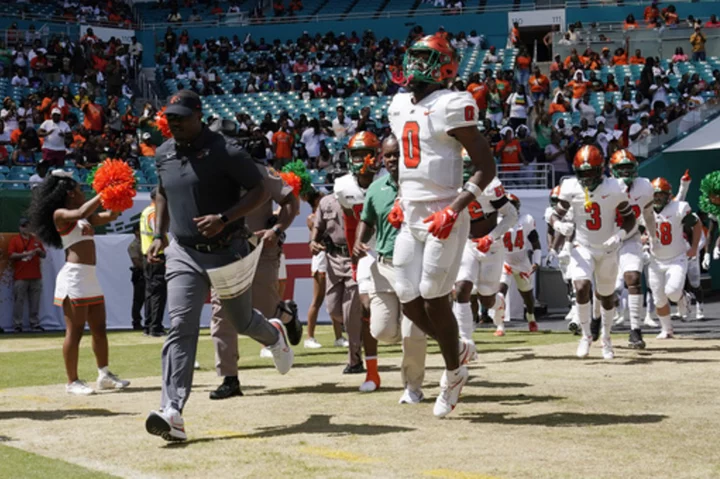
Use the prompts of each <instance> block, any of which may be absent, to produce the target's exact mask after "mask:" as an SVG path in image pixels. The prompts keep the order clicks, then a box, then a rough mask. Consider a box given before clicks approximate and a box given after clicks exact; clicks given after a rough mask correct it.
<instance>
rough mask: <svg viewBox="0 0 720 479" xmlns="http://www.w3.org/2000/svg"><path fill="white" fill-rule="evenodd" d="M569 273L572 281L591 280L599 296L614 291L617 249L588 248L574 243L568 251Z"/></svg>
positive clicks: (616, 273)
mask: <svg viewBox="0 0 720 479" xmlns="http://www.w3.org/2000/svg"><path fill="white" fill-rule="evenodd" d="M570 274H571V276H572V280H573V281H583V280H587V281H593V279H594V280H595V288H596V292H597V294H599V295H600V296H610V295H611V294H613V293H614V292H615V282H616V280H617V275H618V250H617V249H614V250H604V249H596V248H589V247H587V246H584V245H581V244H579V243H575V245H574V247H573V249H572V250H571V251H570Z"/></svg>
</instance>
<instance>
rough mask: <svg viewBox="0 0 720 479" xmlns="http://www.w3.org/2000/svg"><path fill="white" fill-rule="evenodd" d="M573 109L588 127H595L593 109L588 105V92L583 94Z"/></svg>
mask: <svg viewBox="0 0 720 479" xmlns="http://www.w3.org/2000/svg"><path fill="white" fill-rule="evenodd" d="M575 109H576V110H577V111H578V112H580V119H581V120H582V119H583V118H584V119H585V120H587V122H588V125H590V126H595V115H596V113H595V107H593V106H592V105H591V104H590V92H585V94H584V95H583V97H582V101H581V102H580V103H578V104H577V105H576V106H575Z"/></svg>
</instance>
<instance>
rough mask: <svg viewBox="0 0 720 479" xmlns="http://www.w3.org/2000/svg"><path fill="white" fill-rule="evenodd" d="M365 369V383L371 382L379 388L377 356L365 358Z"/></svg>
mask: <svg viewBox="0 0 720 479" xmlns="http://www.w3.org/2000/svg"><path fill="white" fill-rule="evenodd" d="M365 368H366V369H367V374H365V381H372V382H374V383H375V384H376V385H377V386H378V387H380V373H379V372H378V364H377V356H366V357H365Z"/></svg>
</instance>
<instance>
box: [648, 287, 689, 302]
mask: <svg viewBox="0 0 720 479" xmlns="http://www.w3.org/2000/svg"><path fill="white" fill-rule="evenodd" d="M683 291H684V290H683V288H682V286H680V287H679V288H671V287H667V286H666V287H665V296H667V299H669V300H670V301H672V302H673V303H677V302H678V301H680V298H681V297H682V295H683ZM655 300H656V302H657V303H659V301H658V299H657V298H655Z"/></svg>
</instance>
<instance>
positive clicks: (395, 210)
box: [387, 200, 405, 230]
mask: <svg viewBox="0 0 720 479" xmlns="http://www.w3.org/2000/svg"><path fill="white" fill-rule="evenodd" d="M387 220H388V223H390V224H391V225H392V227H393V228H395V229H398V230H399V229H400V226H402V222H403V221H404V220H405V213H403V210H402V208H401V207H400V200H395V204H394V205H393V207H392V209H391V210H390V213H388V215H387Z"/></svg>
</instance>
